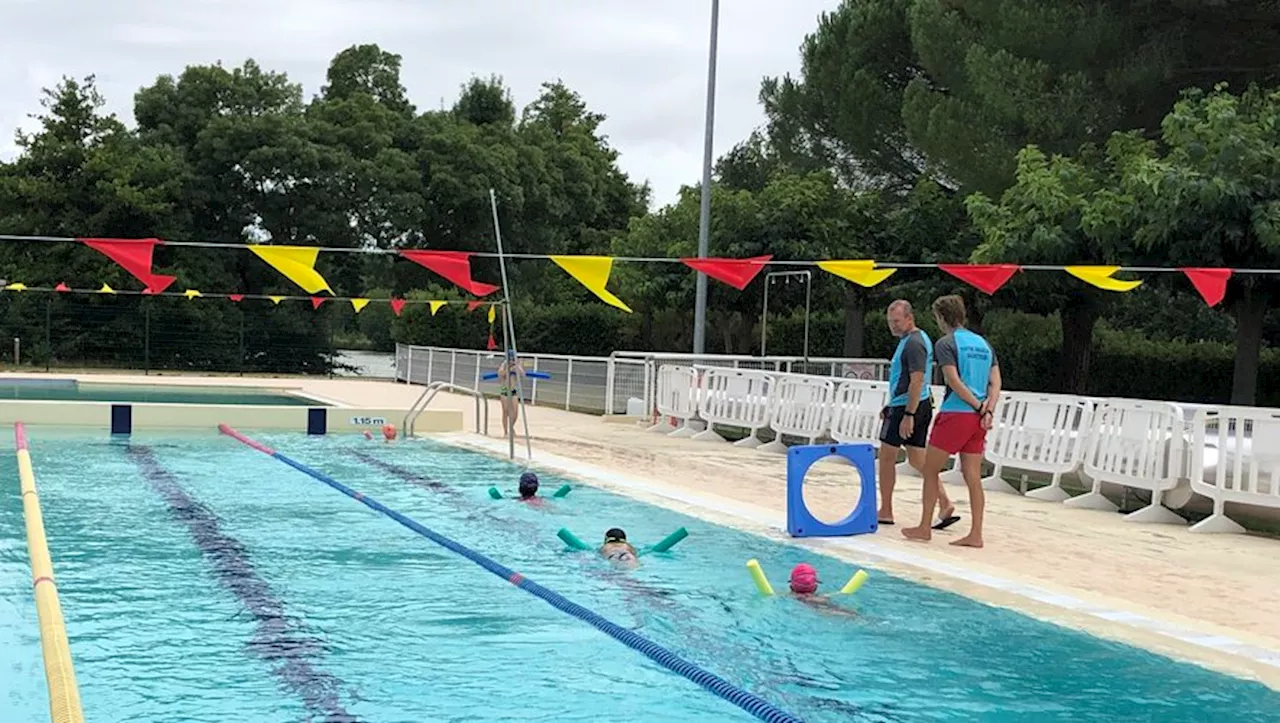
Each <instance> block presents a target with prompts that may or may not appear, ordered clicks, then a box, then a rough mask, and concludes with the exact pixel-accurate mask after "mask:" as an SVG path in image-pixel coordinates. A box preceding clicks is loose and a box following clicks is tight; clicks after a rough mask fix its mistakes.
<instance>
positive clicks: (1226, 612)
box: [25, 374, 1280, 690]
mask: <svg viewBox="0 0 1280 723" xmlns="http://www.w3.org/2000/svg"><path fill="white" fill-rule="evenodd" d="M25 376H37V375H25ZM39 376H55V375H39ZM77 376H78V377H80V378H82V379H85V380H87V381H88V380H91V381H94V382H103V383H124V384H128V383H133V384H156V385H159V384H196V385H208V384H210V383H215V384H217V385H219V386H247V387H259V388H262V387H269V388H276V389H281V388H287V389H296V390H298V391H300V392H302V393H304V394H310V395H315V396H319V397H323V398H325V399H329V400H333V401H335V402H339V403H342V404H347V405H351V406H360V407H377V408H386V409H405V408H407V407H408V406H409V405H410V404H412V403H413V401H414V400H416V399H417V397H418V396H419V395H420V394H421V391H422V388H421V387H417V386H408V385H405V384H396V383H391V382H379V381H361V380H352V379H313V378H248V377H246V378H239V377H233V378H228V377H217V378H212V377H207V376H206V377H196V376H155V375H152V376H142V375H122V374H84V375H77ZM62 378H66V377H65V375H64V376H62ZM432 408H433V409H436V408H438V409H448V410H457V411H460V412H461V413H462V414H463V415H464V427H463V428H464V429H473V428H474V427H473V424H474V422H473V419H472V417H473V415H474V402H473V400H471V399H470V398H468V397H465V396H454V395H444V394H442V395H440V396H439V397H437V399H436V401H435V402H434V403H433V404H432ZM528 413H529V425H530V431H531V433H532V437H533V447H534V462H535V465H537V466H539V467H543V468H546V469H552V470H557V471H559V472H562V473H565V474H568V475H571V476H574V477H577V478H580V479H582V480H583V481H584V482H588V483H591V484H593V485H596V486H600V487H602V488H606V489H609V490H612V491H616V492H618V493H621V494H625V495H629V496H631V497H634V498H636V499H640V500H643V501H646V502H651V503H654V504H660V505H663V506H665V507H670V508H673V509H677V510H680V511H682V512H686V513H688V514H691V515H694V516H697V517H700V518H702V519H706V520H708V521H711V522H715V523H719V524H726V525H732V526H734V527H738V528H740V529H744V530H747V531H750V532H755V533H759V534H761V535H764V536H767V537H770V538H772V539H776V540H780V541H784V542H787V543H789V544H796V545H799V546H801V547H805V548H808V549H812V550H814V551H815V552H821V553H823V554H828V555H832V556H835V557H839V558H841V559H844V560H847V561H849V562H850V563H852V564H869V565H873V566H874V567H876V568H877V569H881V570H884V571H886V572H891V573H893V574H896V575H899V576H902V577H906V578H909V579H913V580H916V581H919V582H922V583H925V584H929V585H931V586H934V587H939V588H943V589H948V590H952V591H955V592H958V593H961V594H964V595H966V596H969V597H973V598H976V599H980V600H983V601H985V602H989V603H992V604H996V605H1000V606H1003V607H1008V608H1011V609H1016V610H1019V611H1022V612H1025V613H1027V614H1030V615H1033V616H1035V617H1038V618H1042V619H1046V620H1051V621H1054V622H1057V623H1060V624H1063V625H1066V626H1069V627H1074V628H1078V629H1082V630H1087V631H1089V632H1090V633H1093V634H1096V635H1099V636H1102V637H1106V638H1110V639H1115V640H1119V641H1122V642H1126V643H1130V644H1133V645H1137V646H1140V647H1144V648H1147V649H1149V650H1152V651H1155V652H1159V653H1163V654H1166V655H1170V656H1172V657H1176V658H1179V659H1183V660H1190V661H1193V662H1197V663H1199V664H1202V665H1205V666H1207V667H1211V668H1214V669H1217V670H1221V671H1224V672H1228V673H1232V674H1235V675H1239V676H1242V677H1248V678H1252V679H1255V680H1258V681H1261V682H1262V683H1264V684H1266V685H1268V686H1269V687H1271V688H1273V689H1276V690H1280V565H1277V564H1276V559H1277V557H1278V556H1280V540H1275V539H1268V538H1262V537H1255V536H1246V535H1195V534H1191V533H1189V532H1187V530H1186V528H1185V527H1180V526H1171V525H1143V524H1135V523H1131V522H1125V521H1124V520H1123V519H1122V518H1121V515H1118V514H1107V513H1103V512H1095V511H1089V510H1076V509H1071V508H1068V507H1065V506H1063V505H1060V504H1052V503H1046V502H1039V501H1037V500H1033V499H1028V498H1025V497H1020V496H1016V495H1009V494H997V493H988V494H987V530H986V543H987V546H986V547H985V548H984V549H981V550H972V549H961V548H954V547H951V546H949V545H948V544H946V543H947V542H949V541H950V540H953V539H956V538H957V537H959V536H960V535H962V534H964V531H965V530H967V528H968V503H967V499H966V497H967V496H966V493H965V492H964V490H963V488H958V487H948V492H949V494H951V495H952V497H953V498H955V500H956V502H957V508H958V509H957V513H958V514H960V515H961V516H962V517H963V518H964V519H962V520H961V522H960V524H958V525H956V526H955V527H954V528H952V530H949V531H946V532H941V533H936V534H935V536H934V541H933V543H931V544H928V545H925V544H919V543H912V542H908V541H907V540H905V539H903V538H902V536H901V534H900V533H899V532H898V530H900V529H901V527H902V525H903V523H909V522H910V521H912V520H914V519H916V518H918V516H919V498H920V481H919V480H918V479H914V478H908V477H901V478H900V479H899V481H898V489H897V492H896V494H895V508H896V510H895V511H896V515H897V520H898V523H899V524H898V526H897V527H885V528H881V530H880V532H879V533H878V534H876V535H866V536H860V537H855V538H841V539H827V540H820V539H818V540H815V539H806V540H791V539H790V538H789V537H788V536H787V535H786V533H785V531H784V530H783V529H782V528H783V527H784V525H785V486H786V485H785V458H784V457H783V456H782V455H777V454H770V453H765V452H758V451H755V450H748V449H740V448H736V447H733V446H731V445H727V444H712V443H706V442H692V441H689V440H687V439H672V438H669V437H666V436H665V435H659V434H650V433H646V432H644V431H643V429H642V428H641V427H640V426H638V425H637V424H635V423H631V422H628V423H617V422H615V421H612V420H610V421H606V420H605V419H602V418H600V417H595V416H590V415H585V414H578V413H573V412H565V411H562V410H557V409H549V408H542V407H538V408H530V409H529V410H528ZM489 414H490V416H491V417H492V420H493V421H492V422H491V429H490V436H489V437H488V438H482V437H479V436H477V435H474V434H465V433H457V434H451V435H447V436H446V437H445V439H447V440H448V441H450V442H453V443H457V444H461V445H465V446H469V447H472V448H475V449H479V450H482V451H485V452H488V453H491V454H496V455H501V456H505V455H506V449H507V444H506V442H505V441H503V440H501V439H500V438H499V435H500V434H501V421H500V420H501V411H500V409H499V407H498V405H497V403H496V400H490V402H489ZM521 441H522V442H523V440H521ZM517 454H518V455H519V456H518V459H521V460H523V449H522V445H521V446H520V447H518V448H517ZM424 471H426V470H424ZM850 471H851V469H850V468H849V467H847V466H841V465H837V464H832V463H822V464H819V465H817V466H816V467H815V468H814V469H813V470H811V472H810V474H809V477H808V478H807V480H806V499H807V500H808V502H809V505H810V507H811V508H812V509H813V510H814V512H815V513H817V514H819V515H820V516H821V517H823V518H826V519H832V518H837V517H843V516H844V514H846V513H847V512H848V510H849V509H850V508H851V505H852V504H853V502H854V500H855V499H856V496H855V495H856V491H855V488H856V485H855V484H853V481H854V479H853V477H852V475H851V474H850ZM750 556H751V554H750V551H749V550H744V551H743V561H744V562H745V560H746V559H747V558H748V557H750ZM743 575H744V577H743V579H744V584H747V583H746V581H747V577H746V572H745V570H744V572H743ZM872 584H874V580H873V582H872ZM939 650H940V654H946V655H951V654H956V653H963V654H975V655H980V654H981V651H949V650H948V649H947V648H946V646H945V641H942V643H941V646H940V648H939ZM1061 663H1062V664H1064V665H1071V664H1072V662H1071V661H1061ZM1025 673H1026V674H1027V675H1052V674H1053V671H1052V670H1041V671H1025Z"/></svg>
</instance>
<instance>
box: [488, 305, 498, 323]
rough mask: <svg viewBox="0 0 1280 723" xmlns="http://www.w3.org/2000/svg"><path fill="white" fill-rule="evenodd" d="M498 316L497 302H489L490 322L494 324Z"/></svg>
mask: <svg viewBox="0 0 1280 723" xmlns="http://www.w3.org/2000/svg"><path fill="white" fill-rule="evenodd" d="M496 318H498V307H497V306H496V305H495V304H489V323H490V324H492V323H493V320H494V319H496Z"/></svg>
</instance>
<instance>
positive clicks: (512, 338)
mask: <svg viewBox="0 0 1280 723" xmlns="http://www.w3.org/2000/svg"><path fill="white" fill-rule="evenodd" d="M489 207H490V208H491V209H492V210H493V238H494V241H495V242H496V243H497V245H498V268H499V269H501V271H502V298H503V301H505V302H506V309H505V310H504V312H505V313H503V315H502V319H503V332H504V333H503V340H504V344H503V346H504V349H503V353H504V354H505V353H507V350H508V349H513V350H515V352H516V361H519V359H520V347H519V345H517V344H516V325H515V321H514V320H513V319H512V318H511V317H512V314H511V286H510V284H508V283H507V259H506V256H504V255H503V253H502V225H501V224H499V223H498V194H497V193H495V192H494V190H493V189H492V188H490V189H489ZM508 359H509V357H508ZM505 361H507V359H504V362H505ZM510 372H511V369H510V367H508V368H507V373H508V374H510ZM503 381H504V382H505V381H506V380H505V379H504V380H503ZM516 409H518V410H520V421H521V422H523V423H524V446H525V454H526V456H527V459H528V461H529V462H532V461H533V443H532V442H531V441H530V440H529V415H528V414H527V413H526V410H525V407H524V375H523V374H517V375H516ZM507 442H508V445H507V446H508V449H507V454H508V455H509V457H510V459H515V458H516V430H515V425H511V426H510V427H508V431H507Z"/></svg>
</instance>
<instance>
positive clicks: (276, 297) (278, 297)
mask: <svg viewBox="0 0 1280 723" xmlns="http://www.w3.org/2000/svg"><path fill="white" fill-rule="evenodd" d="M267 298H268V299H271V300H272V301H273V302H275V303H277V304H279V303H280V302H281V301H284V299H285V297H283V296H268V297H267Z"/></svg>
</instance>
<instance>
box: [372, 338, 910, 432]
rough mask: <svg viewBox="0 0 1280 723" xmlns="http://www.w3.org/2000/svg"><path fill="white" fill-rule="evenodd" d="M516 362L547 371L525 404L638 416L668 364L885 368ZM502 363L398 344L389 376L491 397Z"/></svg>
mask: <svg viewBox="0 0 1280 723" xmlns="http://www.w3.org/2000/svg"><path fill="white" fill-rule="evenodd" d="M520 359H521V363H522V364H523V365H524V368H525V369H526V370H528V371H540V372H546V373H548V374H550V375H551V378H550V379H529V380H528V385H527V388H526V389H525V390H524V394H525V401H527V402H528V403H530V404H539V405H544V406H553V407H559V408H561V409H566V410H570V411H576V412H586V413H590V414H606V415H613V414H626V415H631V416H637V417H648V416H650V415H652V414H653V413H654V409H655V408H654V400H655V399H656V394H657V379H658V376H657V372H658V369H659V368H661V367H662V366H663V365H666V364H702V365H713V366H725V367H732V368H747V369H766V370H770V371H776V372H787V373H796V374H819V375H823V376H839V377H845V378H859V379H884V378H885V375H886V374H887V370H888V366H889V362H888V361H887V360H884V359H836V358H822V359H817V358H815V359H804V358H803V357H751V356H731V355H716V354H701V355H696V354H669V353H650V352H614V354H613V355H611V356H607V357H599V356H569V355H565V354H529V353H522V354H521V355H520ZM501 363H502V354H501V353H500V352H490V351H476V350H473V349H448V348H442V347H430V346H410V345H407V344H397V345H396V358H395V369H396V372H395V378H396V381H401V382H406V383H410V384H429V383H431V382H448V383H450V384H458V385H462V386H467V387H471V388H473V389H478V390H480V391H481V392H484V393H486V394H497V393H498V387H499V383H498V382H497V381H496V380H486V379H485V378H484V375H485V374H486V373H489V372H495V371H497V368H498V365H499V364H501Z"/></svg>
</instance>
